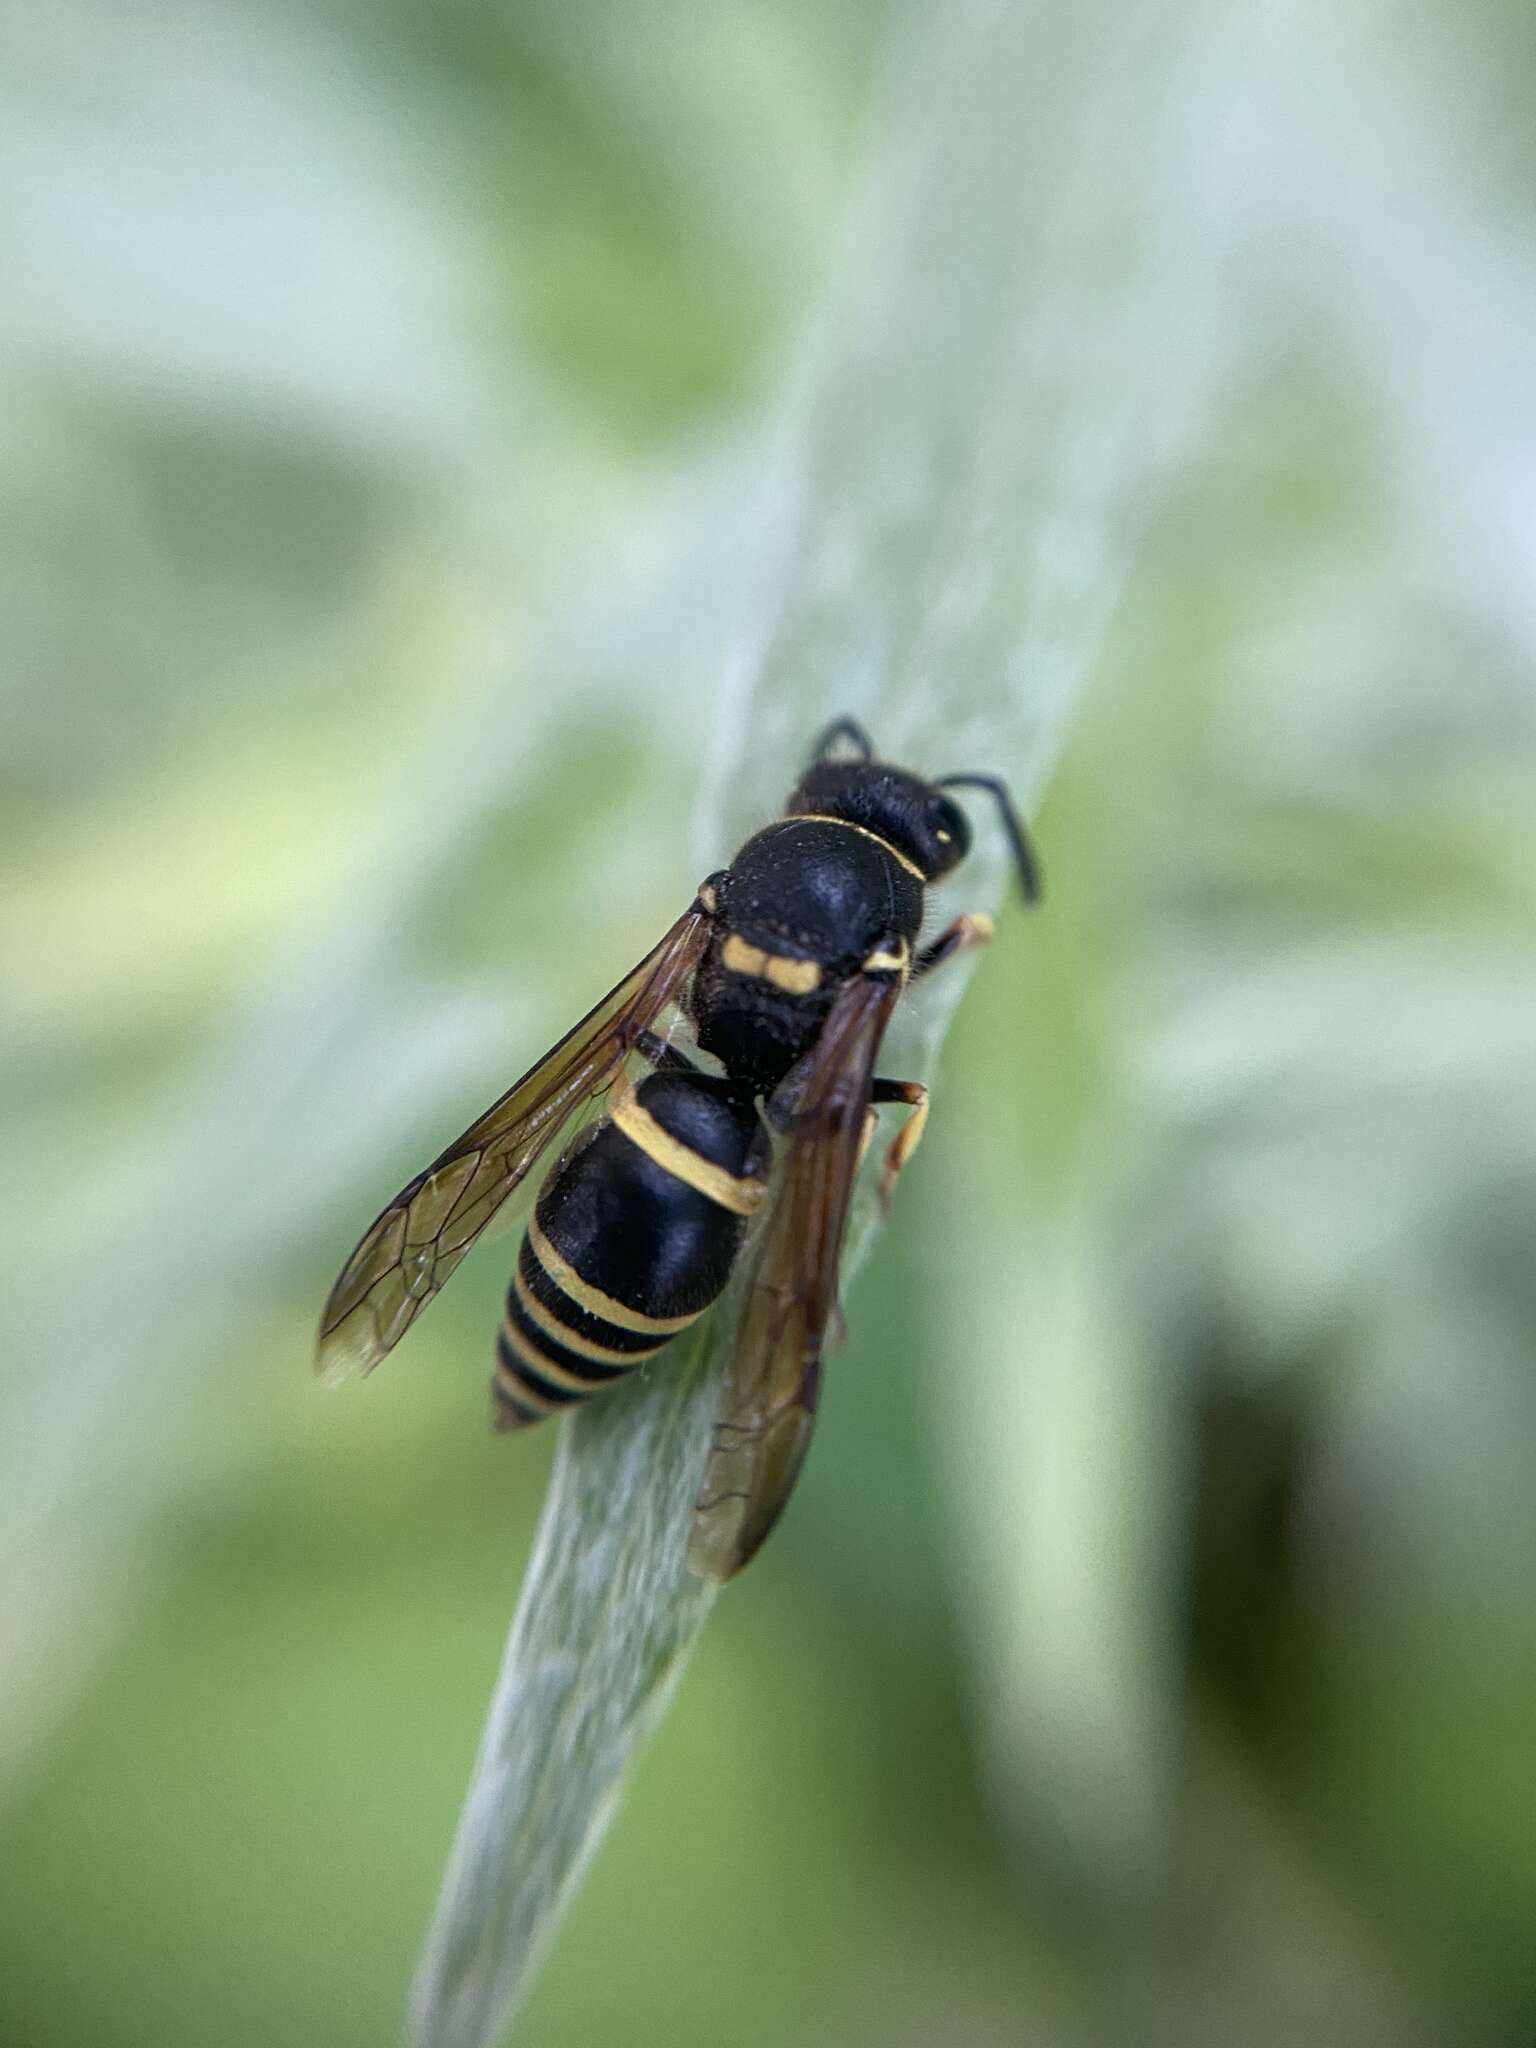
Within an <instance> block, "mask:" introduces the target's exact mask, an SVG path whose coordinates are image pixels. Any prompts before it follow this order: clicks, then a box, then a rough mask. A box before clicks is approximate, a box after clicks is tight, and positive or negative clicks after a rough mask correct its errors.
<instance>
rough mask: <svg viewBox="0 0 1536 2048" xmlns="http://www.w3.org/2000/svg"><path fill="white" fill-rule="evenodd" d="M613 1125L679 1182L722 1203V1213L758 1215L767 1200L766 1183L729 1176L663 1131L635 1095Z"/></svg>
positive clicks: (617, 1112) (615, 1116) (622, 1106)
mask: <svg viewBox="0 0 1536 2048" xmlns="http://www.w3.org/2000/svg"><path fill="white" fill-rule="evenodd" d="M613 1122H614V1124H615V1125H616V1126H617V1128H618V1129H619V1130H621V1131H622V1132H623V1133H624V1135H625V1137H626V1138H628V1139H629V1141H630V1143H631V1144H633V1145H638V1146H639V1147H640V1150H641V1151H642V1152H643V1153H645V1155H646V1157H647V1158H648V1159H654V1160H655V1162H656V1164H657V1165H658V1166H661V1167H664V1168H665V1169H666V1171H667V1172H668V1173H670V1174H671V1175H673V1177H674V1178H675V1179H677V1180H680V1181H683V1182H684V1183H685V1184H686V1185H687V1186H688V1187H691V1188H694V1189H696V1190H697V1191H698V1193H699V1194H701V1195H707V1196H708V1197H709V1199H710V1201H712V1202H718V1203H719V1205H720V1207H721V1208H722V1209H730V1210H732V1211H733V1212H734V1213H735V1214H736V1215H737V1216H751V1215H754V1214H755V1213H756V1211H757V1207H758V1205H759V1203H760V1202H761V1201H762V1199H763V1186H764V1184H763V1182H762V1181H760V1180H754V1179H752V1178H751V1177H750V1176H749V1175H738V1174H734V1173H727V1172H726V1170H725V1168H724V1167H723V1166H717V1165H716V1164H715V1162H714V1161H713V1160H712V1159H706V1158H705V1157H704V1155H703V1153H702V1152H695V1151H694V1149H693V1147H692V1146H691V1145H685V1144H684V1143H683V1141H682V1139H681V1138H675V1137H674V1136H673V1135H672V1133H671V1132H670V1131H669V1130H665V1129H663V1127H662V1126H661V1125H660V1124H659V1123H657V1121H656V1119H655V1117H653V1116H652V1115H651V1112H650V1111H649V1110H648V1109H647V1108H646V1107H645V1106H644V1104H643V1103H641V1102H638V1101H637V1100H636V1099H635V1097H634V1096H633V1095H627V1096H625V1098H624V1100H623V1101H622V1102H621V1103H620V1104H619V1106H618V1108H617V1109H616V1110H615V1111H614V1112H613Z"/></svg>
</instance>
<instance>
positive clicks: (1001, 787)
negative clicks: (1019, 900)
mask: <svg viewBox="0 0 1536 2048" xmlns="http://www.w3.org/2000/svg"><path fill="white" fill-rule="evenodd" d="M957 784H963V785H965V786H966V787H968V788H971V789H984V790H985V791H986V792H987V794H988V796H990V797H991V798H993V800H994V801H995V802H996V804H997V808H998V812H999V814H1000V815H1001V817H1002V821H1003V830H1004V831H1005V832H1006V833H1007V834H1008V844H1009V847H1010V848H1011V849H1012V852H1013V864H1014V866H1015V868H1017V870H1018V875H1019V887H1020V888H1021V889H1022V890H1023V891H1024V900H1025V902H1026V903H1036V902H1038V901H1039V898H1040V863H1039V862H1038V861H1037V860H1036V859H1035V850H1034V848H1033V847H1032V846H1031V845H1030V843H1029V834H1028V833H1027V832H1026V831H1025V829H1024V821H1023V819H1022V818H1021V817H1020V816H1019V814H1018V812H1017V811H1016V810H1015V808H1014V803H1013V798H1012V797H1011V796H1010V795H1009V794H1008V785H1007V783H1006V782H1001V781H999V779H998V778H997V776H995V775H941V776H940V777H939V780H938V783H937V785H936V786H937V787H938V788H939V789H953V788H954V787H955V786H956V785H957Z"/></svg>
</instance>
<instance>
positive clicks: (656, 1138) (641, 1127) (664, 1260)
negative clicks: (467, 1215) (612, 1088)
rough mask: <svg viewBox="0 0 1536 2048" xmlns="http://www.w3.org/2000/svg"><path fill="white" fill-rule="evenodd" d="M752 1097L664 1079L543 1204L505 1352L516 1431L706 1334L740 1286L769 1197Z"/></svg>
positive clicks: (525, 1253) (498, 1380)
mask: <svg viewBox="0 0 1536 2048" xmlns="http://www.w3.org/2000/svg"><path fill="white" fill-rule="evenodd" d="M760 1129H761V1125H760V1121H759V1118H758V1115H757V1110H756V1107H755V1105H754V1102H753V1099H752V1096H751V1094H750V1092H748V1091H746V1090H743V1089H741V1088H739V1087H733V1086H732V1085H731V1084H729V1083H727V1082H723V1081H719V1080H716V1079H715V1078H713V1077H712V1076H709V1075H703V1074H682V1073H673V1072H667V1073H658V1074H652V1075H651V1076H650V1077H649V1079H647V1080H646V1081H644V1082H642V1084H641V1085H640V1087H639V1088H638V1089H637V1090H636V1091H635V1093H634V1094H633V1095H631V1096H628V1097H626V1098H625V1099H624V1101H623V1102H621V1103H620V1104H619V1106H618V1108H617V1109H616V1110H615V1111H614V1112H613V1114H612V1116H610V1117H609V1118H607V1119H606V1120H605V1121H604V1122H602V1123H600V1124H598V1125H596V1126H595V1127H594V1129H593V1130H592V1131H591V1132H590V1133H589V1134H588V1135H587V1136H586V1137H585V1138H584V1139H583V1140H581V1142H580V1143H579V1144H578V1145H577V1146H576V1147H575V1149H574V1150H573V1151H572V1152H571V1153H570V1154H569V1155H568V1156H567V1158H566V1159H565V1160H564V1161H563V1162H562V1164H561V1165H560V1166H559V1167H558V1168H557V1169H556V1171H555V1173H554V1174H553V1175H552V1176H551V1178H550V1180H549V1182H548V1184H547V1186H546V1187H545V1189H544V1191H543V1193H542V1194H541V1196H540V1197H539V1201H538V1205H537V1207H536V1208H535V1210H534V1213H533V1217H532V1219H531V1221H530V1223H529V1226H528V1230H527V1232H526V1234H525V1236H524V1238H523V1242H522V1245H521V1248H520V1250H519V1252H518V1260H517V1267H516V1271H515V1273H514V1275H513V1280H512V1285H511V1287H510V1288H509V1289H508V1291H507V1313H506V1316H505V1318H504V1320H503V1322H502V1326H501V1329H500V1330H499V1331H498V1332H497V1338H496V1371H495V1374H494V1375H493V1377H492V1381H491V1390H492V1407H493V1413H494V1418H495V1421H496V1423H497V1426H498V1427H499V1428H503V1429H518V1428H522V1427H524V1426H525V1425H527V1424H528V1423H530V1422H539V1421H542V1420H543V1418H544V1417H545V1416H546V1415H553V1414H557V1413H558V1412H559V1411H560V1410H561V1409H563V1408H565V1407H568V1406H569V1405H570V1404H571V1403H572V1402H573V1401H579V1400H582V1399H584V1398H585V1396H586V1395H588V1394H593V1393H597V1392H598V1391H599V1390H600V1389H601V1388H603V1387H605V1386H611V1385H612V1384H613V1382H614V1381H615V1380H618V1379H622V1378H623V1376H624V1374H625V1373H627V1372H628V1371H630V1369H631V1368H632V1367H634V1366H636V1365H638V1364H640V1363H642V1362H643V1361H644V1360H645V1359H647V1358H650V1357H653V1356H654V1355H655V1353H656V1352H658V1351H659V1350H661V1348H662V1347H663V1346H664V1345H666V1344H668V1343H670V1342H671V1340H672V1339H673V1337H675V1336H676V1335H677V1334H678V1332H679V1331H681V1330H685V1329H686V1328H687V1327H688V1325H689V1324H690V1323H692V1322H694V1321H696V1320H697V1318H698V1317H699V1316H701V1315H702V1314H703V1313H704V1311H705V1309H707V1308H708V1307H709V1306H710V1304H711V1303H712V1302H713V1301H714V1300H715V1298H716V1297H717V1296H718V1295H719V1293H720V1291H721V1289H722V1288H723V1287H724V1286H725V1283H726V1281H727V1280H728V1279H729V1277H730V1272H731V1267H732V1265H733V1264H734V1262H735V1258H736V1254H737V1252H738V1250H739V1249H740V1246H741V1240H742V1236H743V1234H744V1232H745V1229H746V1222H747V1218H748V1217H749V1216H750V1215H751V1213H752V1212H753V1210H754V1209H755V1208H756V1207H757V1205H758V1203H759V1202H760V1201H761V1199H762V1193H763V1183H762V1181H761V1180H760V1179H759V1178H758V1177H757V1176H756V1175H755V1174H754V1173H753V1172H752V1171H751V1170H750V1168H751V1161H752V1160H753V1158H754V1155H755V1153H756V1150H757V1149H758V1147H759V1146H760V1144H761V1142H762V1141H761V1139H760V1136H759V1133H760Z"/></svg>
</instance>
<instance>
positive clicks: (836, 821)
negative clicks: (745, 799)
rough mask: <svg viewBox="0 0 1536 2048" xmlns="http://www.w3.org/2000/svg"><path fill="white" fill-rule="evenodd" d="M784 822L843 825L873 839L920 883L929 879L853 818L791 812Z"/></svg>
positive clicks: (884, 840)
mask: <svg viewBox="0 0 1536 2048" xmlns="http://www.w3.org/2000/svg"><path fill="white" fill-rule="evenodd" d="M783 822H784V823H785V824H786V825H841V826H842V828H843V830H844V831H845V832H858V833H860V834H862V836H863V837H864V838H865V839H873V841H874V842H875V844H876V846H878V847H879V848H880V849H881V851H882V852H884V853H888V854H889V855H890V856H891V859H892V860H893V861H895V862H896V864H897V866H898V867H903V868H905V869H906V871H907V873H908V874H909V875H915V876H916V877H917V879H918V881H920V882H926V881H927V879H928V877H927V876H926V875H925V874H924V873H923V871H922V869H921V868H920V867H919V866H918V864H917V862H916V861H915V860H910V859H908V857H907V855H906V854H904V853H903V852H902V850H901V848H900V847H899V846H892V844H891V842H890V840H889V839H884V838H882V837H881V835H880V834H879V833H878V832H871V831H870V829H869V827H868V826H867V825H856V824H855V823H854V822H853V820H852V818H834V817H833V816H832V813H831V812H830V811H791V812H790V814H789V816H788V817H787V818H786V819H784V821H783Z"/></svg>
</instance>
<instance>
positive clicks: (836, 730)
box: [811, 718, 875, 763]
mask: <svg viewBox="0 0 1536 2048" xmlns="http://www.w3.org/2000/svg"><path fill="white" fill-rule="evenodd" d="M839 740H852V742H853V744H854V745H855V746H856V747H857V748H858V750H859V759H860V760H861V761H872V760H873V759H874V758H875V743H874V741H873V740H872V739H871V738H870V736H869V734H868V733H867V732H866V731H865V730H864V728H863V726H862V725H860V724H859V722H858V720H857V719H856V718H834V719H833V721H832V723H831V724H830V725H829V726H828V727H827V729H826V731H825V732H824V733H823V734H822V735H821V738H820V739H819V740H817V742H816V745H815V747H814V749H813V750H812V753H811V760H812V762H813V763H815V762H817V761H825V759H826V758H827V756H828V754H830V753H831V751H832V749H833V748H834V747H835V746H836V745H837V743H838V741H839Z"/></svg>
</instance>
